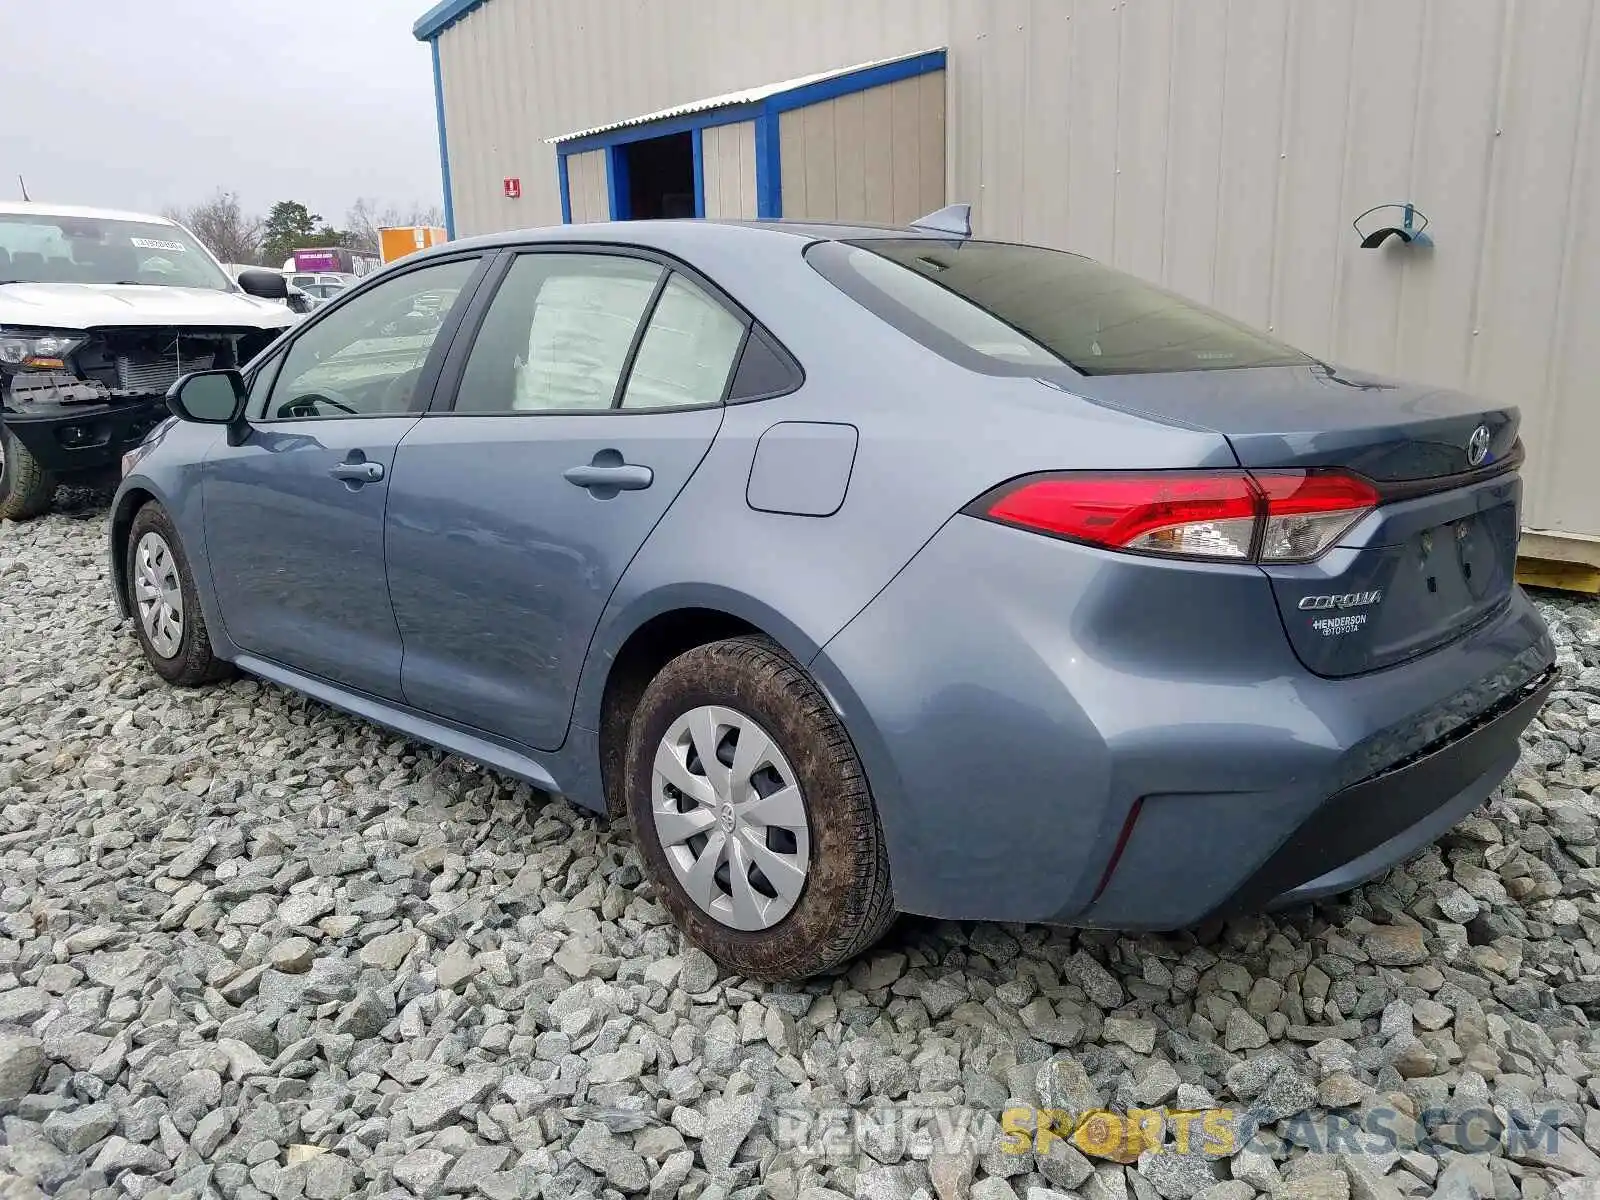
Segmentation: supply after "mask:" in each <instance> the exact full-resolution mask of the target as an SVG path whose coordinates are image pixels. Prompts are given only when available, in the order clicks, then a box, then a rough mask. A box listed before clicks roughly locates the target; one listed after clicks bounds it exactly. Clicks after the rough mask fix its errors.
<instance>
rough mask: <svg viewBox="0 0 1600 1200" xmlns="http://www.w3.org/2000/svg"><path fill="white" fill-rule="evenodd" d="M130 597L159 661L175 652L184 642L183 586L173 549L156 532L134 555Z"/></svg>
mask: <svg viewBox="0 0 1600 1200" xmlns="http://www.w3.org/2000/svg"><path fill="white" fill-rule="evenodd" d="M133 596H134V600H135V602H136V603H137V604H138V606H139V624H140V625H142V626H144V635H145V637H147V638H149V639H150V645H151V647H152V648H153V649H154V650H155V652H156V653H157V654H159V655H161V657H162V658H171V657H172V656H173V655H175V654H177V653H178V647H179V646H180V645H181V644H182V643H183V585H182V584H180V583H179V582H178V564H177V563H176V562H174V561H173V558H172V548H171V547H170V546H168V545H167V541H166V539H165V538H163V537H162V536H161V535H160V534H159V533H147V534H145V535H144V536H143V537H142V538H140V539H139V545H138V546H137V547H136V548H135V549H134V552H133Z"/></svg>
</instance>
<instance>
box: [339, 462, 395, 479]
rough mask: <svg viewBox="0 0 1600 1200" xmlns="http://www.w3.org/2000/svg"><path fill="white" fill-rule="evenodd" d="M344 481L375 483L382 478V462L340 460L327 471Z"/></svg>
mask: <svg viewBox="0 0 1600 1200" xmlns="http://www.w3.org/2000/svg"><path fill="white" fill-rule="evenodd" d="M328 474H329V475H332V476H333V477H334V478H335V479H342V480H344V481H345V482H346V483H377V482H378V480H380V479H382V478H383V464H382V463H375V462H342V463H340V464H338V465H337V466H336V467H334V468H333V469H332V470H330V471H329V472H328Z"/></svg>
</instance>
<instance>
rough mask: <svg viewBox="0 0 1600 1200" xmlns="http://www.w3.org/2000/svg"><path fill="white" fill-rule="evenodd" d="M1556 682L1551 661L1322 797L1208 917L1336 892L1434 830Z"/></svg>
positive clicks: (1476, 796) (1511, 751) (1501, 760)
mask: <svg viewBox="0 0 1600 1200" xmlns="http://www.w3.org/2000/svg"><path fill="white" fill-rule="evenodd" d="M1555 685H1556V673H1555V670H1554V669H1553V668H1552V669H1551V670H1549V671H1547V672H1546V673H1545V674H1544V675H1542V676H1540V677H1538V678H1536V679H1533V680H1531V681H1529V682H1528V683H1527V684H1525V685H1524V686H1523V687H1521V688H1519V689H1518V690H1517V691H1516V692H1514V693H1513V694H1511V695H1510V696H1507V697H1506V698H1505V699H1504V700H1502V701H1501V702H1500V703H1499V704H1497V705H1495V706H1494V707H1493V708H1491V709H1490V710H1488V711H1487V712H1486V713H1484V714H1483V715H1482V716H1480V717H1479V718H1478V719H1477V721H1475V722H1474V723H1472V724H1470V725H1467V726H1463V727H1462V728H1461V729H1459V730H1457V731H1456V732H1454V733H1452V734H1451V735H1450V736H1449V737H1447V738H1445V739H1444V740H1443V741H1442V742H1441V743H1439V744H1438V745H1436V746H1434V747H1432V748H1430V749H1428V750H1426V751H1424V752H1422V753H1421V754H1419V755H1418V756H1417V757H1415V758H1414V759H1411V760H1409V761H1406V762H1404V763H1402V764H1400V765H1397V766H1394V767H1391V768H1390V769H1389V770H1386V771H1383V772H1380V773H1379V774H1377V775H1375V776H1373V777H1372V778H1371V779H1367V780H1364V781H1362V782H1361V783H1358V784H1355V785H1354V786H1352V787H1348V788H1345V789H1344V790H1343V791H1340V792H1336V793H1334V794H1333V795H1332V796H1329V797H1328V799H1327V800H1326V801H1324V802H1323V804H1322V805H1321V807H1319V808H1318V809H1316V811H1314V812H1313V813H1312V814H1311V815H1310V816H1309V817H1308V818H1306V820H1305V821H1304V822H1303V823H1302V824H1301V825H1300V826H1299V827H1298V828H1297V829H1295V830H1294V831H1293V832H1292V833H1291V834H1290V835H1289V837H1288V839H1287V840H1286V841H1285V842H1284V843H1283V844H1282V845H1280V846H1279V847H1278V848H1277V849H1276V850H1275V851H1273V853H1272V855H1271V856H1270V857H1269V858H1268V859H1267V860H1266V862H1264V863H1262V864H1261V866H1260V867H1258V868H1257V869H1256V871H1255V873H1254V874H1252V875H1251V876H1250V877H1249V878H1248V879H1247V880H1245V882H1244V883H1243V885H1242V886H1241V887H1240V888H1239V890H1238V891H1236V892H1235V893H1234V894H1233V895H1232V896H1230V897H1229V898H1228V899H1227V900H1226V901H1225V902H1224V903H1223V904H1222V905H1221V906H1220V907H1219V910H1218V912H1216V913H1214V914H1213V915H1218V916H1221V915H1227V914H1231V913H1236V912H1249V911H1255V910H1259V909H1263V908H1280V907H1285V906H1288V905H1291V904H1298V903H1303V902H1305V901H1309V900H1316V899H1320V898H1321V897H1324V896H1332V895H1337V894H1338V893H1340V892H1344V891H1348V890H1349V889H1351V888H1353V887H1355V886H1356V885H1358V884H1360V883H1363V882H1365V881H1366V880H1368V879H1371V878H1373V877H1374V876H1376V875H1380V874H1382V873H1383V872H1385V871H1387V870H1388V869H1389V868H1390V867H1393V866H1395V865H1396V864H1397V863H1401V862H1404V861H1405V860H1406V859H1408V858H1410V857H1411V856H1412V855H1413V854H1416V853H1417V852H1419V851H1420V850H1422V849H1423V848H1424V847H1426V846H1428V845H1430V844H1431V843H1432V842H1434V841H1436V840H1437V839H1438V838H1440V837H1442V836H1443V835H1444V834H1445V833H1446V832H1447V831H1448V830H1449V829H1450V828H1451V827H1452V826H1454V825H1455V824H1456V822H1457V821H1460V820H1461V819H1462V818H1463V817H1465V816H1466V815H1467V814H1468V813H1470V812H1472V811H1473V810H1474V809H1476V808H1477V807H1478V806H1479V805H1480V804H1482V803H1483V802H1484V801H1485V800H1486V799H1488V797H1489V795H1490V794H1491V793H1492V792H1493V791H1494V789H1495V788H1496V787H1498V786H1499V784H1500V782H1501V781H1502V780H1503V779H1504V778H1505V777H1506V775H1508V774H1509V773H1510V771H1511V768H1512V767H1513V766H1515V765H1516V762H1517V758H1518V755H1519V753H1520V746H1519V744H1518V740H1517V739H1518V738H1519V737H1520V736H1521V734H1522V731H1523V730H1524V729H1526V728H1527V727H1528V723H1529V722H1530V721H1532V720H1533V718H1534V717H1535V716H1537V715H1538V712H1539V709H1540V708H1541V707H1543V705H1544V702H1545V700H1546V698H1547V697H1548V696H1549V695H1550V692H1551V690H1552V689H1553V688H1554V687H1555Z"/></svg>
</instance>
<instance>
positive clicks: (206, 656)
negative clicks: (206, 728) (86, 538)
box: [127, 500, 233, 687]
mask: <svg viewBox="0 0 1600 1200" xmlns="http://www.w3.org/2000/svg"><path fill="white" fill-rule="evenodd" d="M127 564H128V565H127V572H128V598H129V600H130V601H131V605H130V607H131V608H132V609H133V632H134V636H135V637H137V638H138V639H139V648H140V649H141V650H143V651H144V656H145V658H147V659H148V660H149V661H150V665H151V666H152V667H154V668H155V669H156V674H157V675H160V676H161V678H163V679H165V680H166V681H167V682H168V683H171V684H176V685H177V686H178V687H198V686H199V685H200V684H203V683H215V682H217V681H218V680H219V679H226V678H227V677H228V676H229V675H230V674H231V673H232V671H233V668H232V666H231V665H230V664H228V663H226V662H224V661H223V660H222V659H220V658H217V657H216V656H215V655H214V654H212V653H211V636H210V635H209V634H208V633H207V632H206V618H205V615H204V614H203V613H202V612H201V611H200V596H199V594H198V593H197V592H196V591H195V587H194V576H193V575H192V574H191V573H190V571H189V560H188V559H187V558H185V557H184V554H183V545H182V543H180V542H179V541H178V531H177V530H176V529H174V528H173V526H172V518H170V517H169V516H167V510H166V509H164V508H162V507H161V505H159V504H157V503H156V502H155V501H153V500H152V501H151V502H150V503H149V504H146V505H145V506H144V507H143V508H141V509H140V510H139V511H138V512H137V513H135V514H134V517H133V525H132V527H131V528H129V530H128V555H127Z"/></svg>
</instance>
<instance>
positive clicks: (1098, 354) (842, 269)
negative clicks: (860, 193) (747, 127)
mask: <svg viewBox="0 0 1600 1200" xmlns="http://www.w3.org/2000/svg"><path fill="white" fill-rule="evenodd" d="M806 258H807V260H808V261H809V262H810V263H811V265H812V266H813V267H815V268H816V270H817V271H818V272H819V273H820V274H821V275H822V276H823V277H824V278H826V279H827V280H828V281H829V282H831V283H833V284H834V285H835V286H836V287H838V288H839V289H840V290H841V291H843V292H845V293H846V294H847V295H849V296H850V297H851V298H852V299H854V300H855V301H857V302H858V303H859V304H861V305H862V306H863V307H865V308H867V309H870V310H871V311H872V312H873V313H875V314H877V315H878V316H879V317H881V318H883V319H884V320H885V321H888V322H889V323H890V324H891V325H893V326H895V328H897V329H899V330H900V331H901V332H903V333H905V334H908V335H909V336H911V337H913V338H915V339H917V340H918V341H919V342H921V343H922V344H923V345H925V346H927V347H928V348H929V349H930V350H933V351H936V352H937V353H939V354H942V355H944V356H945V357H946V358H949V359H952V360H953V361H956V362H959V363H961V364H963V365H965V366H968V367H971V368H972V369H973V370H978V371H984V372H987V373H991V374H1008V375H1015V374H1034V373H1037V372H1039V371H1040V370H1041V369H1044V368H1049V367H1052V366H1055V367H1059V366H1060V365H1061V364H1063V363H1065V364H1066V365H1068V366H1070V367H1072V368H1073V369H1075V370H1076V371H1078V372H1079V373H1080V374H1084V375H1114V374H1132V373H1135V372H1153V371H1204V370H1227V369H1230V368H1238V367H1265V366H1285V365H1289V364H1295V363H1305V362H1309V361H1310V359H1308V358H1307V357H1306V356H1305V355H1304V354H1302V353H1301V352H1300V351H1298V350H1295V349H1293V348H1292V347H1289V346H1285V345H1283V344H1282V343H1280V342H1277V341H1274V340H1273V339H1272V338H1269V337H1268V336H1267V335H1266V334H1264V333H1257V332H1256V331H1255V330H1253V329H1251V328H1249V327H1248V326H1245V325H1241V324H1239V323H1238V322H1236V321H1233V320H1231V319H1230V318H1228V317H1225V316H1223V315H1222V314H1221V313H1219V312H1216V311H1214V310H1212V309H1209V308H1206V307H1205V306H1204V305H1201V304H1196V303H1194V302H1193V301H1190V300H1185V299H1183V298H1182V297H1181V296H1177V295H1174V294H1173V293H1171V292H1167V291H1164V290H1162V289H1161V288H1158V287H1156V286H1154V285H1153V284H1149V283H1145V282H1144V281H1142V280H1140V279H1136V278H1134V277H1133V276H1132V275H1128V274H1125V273H1123V272H1121V271H1116V270H1113V269H1112V268H1110V267H1106V266H1102V265H1101V264H1099V263H1097V262H1094V261H1093V260H1092V259H1087V258H1083V257H1080V256H1079V255H1076V254H1067V253H1063V252H1062V251H1059V250H1046V249H1044V248H1042V247H1039V246H1021V245H1014V244H1011V243H1007V242H978V241H961V242H946V241H935V240H932V239H929V238H873V239H871V240H864V241H860V242H854V243H848V242H821V243H818V244H817V245H814V246H812V247H811V248H810V250H808V251H807V254H806Z"/></svg>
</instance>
